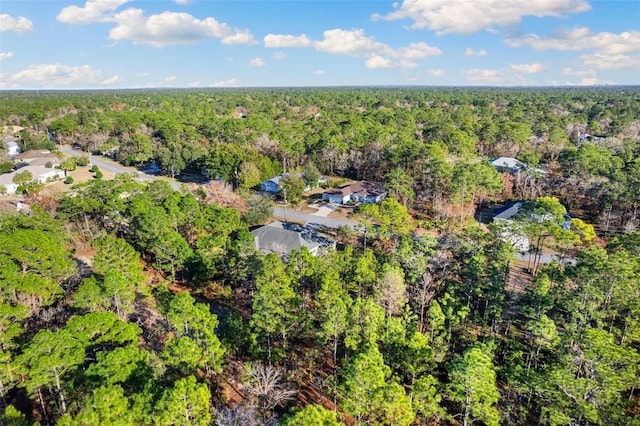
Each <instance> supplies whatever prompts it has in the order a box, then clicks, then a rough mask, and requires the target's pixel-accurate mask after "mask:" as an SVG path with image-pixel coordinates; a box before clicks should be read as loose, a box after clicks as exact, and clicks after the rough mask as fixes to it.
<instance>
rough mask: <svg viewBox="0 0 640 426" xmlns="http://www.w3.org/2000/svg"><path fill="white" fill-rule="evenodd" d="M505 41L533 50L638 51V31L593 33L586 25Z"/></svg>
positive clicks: (615, 52) (609, 52)
mask: <svg viewBox="0 0 640 426" xmlns="http://www.w3.org/2000/svg"><path fill="white" fill-rule="evenodd" d="M505 42H506V43H507V44H508V45H510V46H513V47H521V46H529V47H531V48H532V49H535V50H565V51H567V50H597V51H598V52H600V53H605V54H609V55H616V54H621V53H629V52H640V31H625V32H622V33H620V34H613V33H608V32H602V33H593V32H591V30H590V29H589V28H587V27H577V28H574V29H572V30H568V31H562V32H559V33H557V34H555V35H553V36H551V37H547V38H544V37H541V36H539V35H537V34H527V35H526V36H523V37H517V38H508V39H506V40H505Z"/></svg>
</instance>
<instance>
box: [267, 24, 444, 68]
mask: <svg viewBox="0 0 640 426" xmlns="http://www.w3.org/2000/svg"><path fill="white" fill-rule="evenodd" d="M264 44H265V47H311V46H313V47H314V48H315V49H316V50H317V51H318V52H325V53H329V54H332V55H346V56H353V57H357V58H364V59H365V66H366V67H367V68H415V67H416V66H417V64H416V63H415V62H412V60H415V59H424V58H427V57H429V56H436V55H441V54H442V50H440V49H439V48H438V47H434V46H430V45H428V44H427V43H424V42H418V43H411V44H409V45H407V46H403V47H400V48H397V49H393V48H391V47H390V46H388V45H387V44H385V43H381V42H378V41H376V40H375V39H374V38H373V37H370V36H367V35H366V34H365V32H364V30H363V29H352V30H345V29H341V28H334V29H331V30H326V31H324V32H323V39H322V40H316V41H312V40H310V39H309V38H308V37H307V36H306V35H304V34H302V35H299V36H294V35H282V34H268V35H266V36H265V37H264Z"/></svg>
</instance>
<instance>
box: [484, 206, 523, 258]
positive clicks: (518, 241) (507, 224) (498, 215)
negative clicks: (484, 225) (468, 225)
mask: <svg viewBox="0 0 640 426" xmlns="http://www.w3.org/2000/svg"><path fill="white" fill-rule="evenodd" d="M524 204H525V201H510V202H508V203H506V204H505V206H504V207H503V208H501V209H499V210H496V211H495V212H494V213H495V215H494V216H493V222H494V223H497V224H499V225H501V228H502V231H501V232H500V238H502V239H503V240H504V241H506V242H509V243H511V245H512V246H513V247H514V248H515V249H516V250H518V251H520V252H522V253H525V252H527V251H529V247H530V242H529V237H527V236H526V235H525V233H524V231H523V230H522V229H521V228H520V227H519V226H518V224H517V223H516V222H515V218H516V216H517V215H518V214H519V213H520V209H521V208H522V207H523V206H524Z"/></svg>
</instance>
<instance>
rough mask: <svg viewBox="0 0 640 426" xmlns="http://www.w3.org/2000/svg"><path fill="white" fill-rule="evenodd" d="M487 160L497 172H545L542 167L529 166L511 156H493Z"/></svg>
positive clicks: (513, 173)
mask: <svg viewBox="0 0 640 426" xmlns="http://www.w3.org/2000/svg"><path fill="white" fill-rule="evenodd" d="M489 162H490V163H491V164H492V165H493V167H495V168H496V170H497V171H499V172H508V173H511V174H512V175H515V174H516V173H519V172H533V173H537V174H543V175H544V174H546V173H547V172H545V171H544V170H542V169H538V168H535V167H531V166H529V165H528V164H525V163H523V162H522V161H520V160H518V159H516V158H513V157H499V158H493V159H491V160H489Z"/></svg>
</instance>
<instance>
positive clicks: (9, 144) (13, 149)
mask: <svg viewBox="0 0 640 426" xmlns="http://www.w3.org/2000/svg"><path fill="white" fill-rule="evenodd" d="M5 146H6V150H5V156H7V157H15V156H16V155H18V154H20V146H19V145H18V142H16V141H14V140H11V139H10V140H7V141H5Z"/></svg>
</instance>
